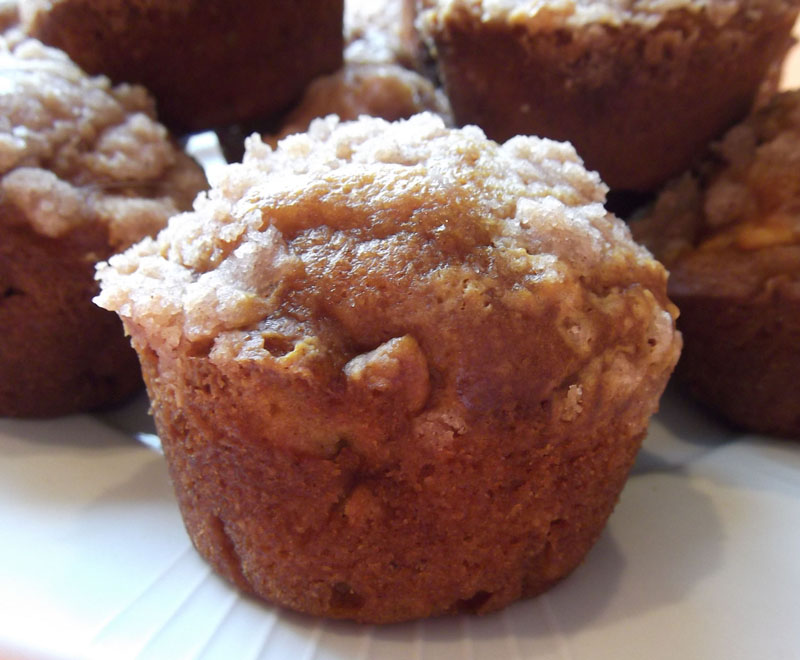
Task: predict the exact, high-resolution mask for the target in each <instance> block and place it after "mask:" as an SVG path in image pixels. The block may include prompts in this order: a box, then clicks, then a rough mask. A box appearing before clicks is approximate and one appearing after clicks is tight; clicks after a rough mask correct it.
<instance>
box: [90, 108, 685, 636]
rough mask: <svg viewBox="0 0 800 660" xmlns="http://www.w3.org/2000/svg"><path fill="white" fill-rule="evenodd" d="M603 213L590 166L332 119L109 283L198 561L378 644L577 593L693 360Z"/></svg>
mask: <svg viewBox="0 0 800 660" xmlns="http://www.w3.org/2000/svg"><path fill="white" fill-rule="evenodd" d="M604 191H605V188H604V187H603V186H602V184H601V183H600V180H599V178H598V177H597V176H596V175H595V174H593V173H592V174H590V173H588V172H587V171H586V170H585V169H584V168H583V167H582V165H581V163H580V160H579V159H578V157H577V156H576V154H575V151H574V149H573V148H572V147H571V146H570V145H567V144H561V143H556V142H552V141H548V140H539V139H536V138H524V137H520V138H515V139H513V140H510V141H509V142H507V143H506V144H505V145H503V146H499V145H497V144H496V143H494V142H491V141H489V140H487V139H486V138H485V136H484V135H483V133H482V132H481V131H480V130H479V129H477V128H475V127H468V128H465V129H459V130H456V129H447V128H445V126H444V124H443V122H442V120H441V118H438V117H436V116H434V115H431V114H420V115H415V116H414V117H412V118H411V119H409V120H406V121H399V122H395V123H389V122H386V121H383V120H380V119H374V118H366V117H364V118H361V119H359V120H358V121H355V122H349V123H339V122H338V121H337V120H336V118H335V117H329V118H326V119H325V120H317V121H315V122H313V123H312V125H311V128H310V131H309V133H307V134H302V135H294V136H291V137H288V138H286V139H285V140H283V141H282V142H281V143H280V144H279V146H278V149H277V150H276V151H273V150H272V149H270V148H269V147H268V146H266V145H264V144H263V143H262V142H261V141H260V140H259V139H258V138H257V137H254V138H251V139H249V141H248V150H247V153H246V156H245V159H244V162H243V163H242V164H237V165H230V166H228V169H227V173H226V175H225V176H223V177H222V178H221V180H220V182H219V185H218V186H217V187H215V188H212V190H211V191H210V193H209V194H208V196H207V197H202V198H198V201H197V202H196V203H195V210H194V212H193V213H189V214H185V215H183V216H181V217H178V218H174V219H173V220H172V221H170V224H169V227H168V228H167V229H166V230H164V231H163V232H162V233H161V234H159V236H158V237H157V238H156V239H155V240H153V239H146V240H144V241H142V242H140V243H139V244H137V245H136V246H134V247H132V248H131V249H130V250H128V251H127V252H125V253H124V254H122V255H118V256H115V257H113V258H112V259H111V260H110V262H109V265H103V266H101V267H100V268H99V278H100V280H101V294H100V296H99V298H98V299H97V300H98V302H99V304H100V305H102V306H103V307H105V308H107V309H112V310H115V311H117V312H118V313H119V314H120V316H121V317H122V319H123V321H124V323H125V326H126V328H127V330H128V331H129V333H130V335H131V338H132V341H133V345H134V347H135V348H136V350H137V351H138V352H139V355H140V359H141V361H142V366H143V370H144V375H145V381H146V383H147V386H148V389H149V393H150V396H151V401H152V409H153V412H154V415H155V420H156V425H157V428H158V431H159V435H160V437H161V439H162V442H163V446H164V453H165V455H166V457H167V461H168V464H169V469H170V474H171V477H172V481H173V484H174V486H175V490H176V493H177V497H178V501H179V503H180V507H181V511H182V513H183V516H184V521H185V523H186V526H187V529H188V530H189V534H190V536H191V537H192V539H193V541H194V544H195V545H196V547H197V549H198V550H199V551H200V553H201V554H202V555H203V556H204V557H205V558H206V559H207V560H208V561H209V562H210V563H211V564H212V565H213V566H214V567H215V568H216V569H217V570H218V571H219V572H220V573H221V574H222V575H224V576H225V577H227V578H228V579H229V580H231V581H233V582H234V583H235V584H237V585H238V586H239V587H241V588H242V589H244V590H246V591H249V592H252V593H255V594H257V595H259V596H261V597H263V598H265V599H267V600H269V601H272V602H274V603H278V604H281V605H284V606H286V607H289V608H292V609H296V610H299V611H302V612H308V613H311V614H315V615H323V616H328V617H337V618H348V619H355V620H357V621H363V622H391V621H400V620H404V619H412V618H416V617H424V616H431V615H438V614H444V613H452V612H465V611H469V612H474V611H477V612H488V611H491V610H495V609H498V608H500V607H503V606H504V605H506V604H508V603H510V602H512V601H513V600H515V599H518V598H520V597H523V596H530V595H533V594H536V593H539V592H541V591H542V590H544V589H546V588H548V587H549V586H550V585H552V584H553V583H555V582H556V581H558V580H560V579H561V578H562V577H564V576H565V575H566V574H568V573H569V572H570V571H571V570H572V569H573V568H575V566H577V565H578V564H579V562H580V561H581V559H582V558H583V557H584V555H585V554H586V552H587V551H588V550H589V548H590V547H591V545H592V544H593V543H594V542H595V540H596V539H597V537H598V535H599V534H600V531H601V529H602V528H603V525H604V523H605V521H606V519H607V517H608V515H609V514H610V513H611V510H612V508H613V506H614V504H615V502H616V500H617V496H618V494H619V492H620V490H621V488H622V486H623V483H624V482H625V479H626V476H627V474H628V470H629V468H630V466H631V463H632V462H633V460H634V456H635V454H636V452H637V449H638V448H639V445H640V441H641V439H642V436H643V435H644V433H645V430H646V427H647V423H648V418H649V417H650V415H651V414H652V413H653V411H654V410H655V409H656V406H657V401H658V399H659V395H660V394H661V391H662V389H663V387H664V385H665V383H666V381H667V378H668V376H669V373H670V371H671V370H672V368H673V365H674V363H675V361H676V360H677V357H678V351H679V343H680V339H679V335H678V334H677V332H676V331H675V329H674V317H675V308H674V307H673V306H672V305H671V303H670V302H669V301H668V300H667V298H666V281H665V280H666V275H665V272H664V270H663V268H662V266H661V265H660V264H658V263H657V262H656V261H654V260H653V259H652V258H651V257H650V255H649V253H647V251H646V250H644V249H643V248H640V247H639V246H637V245H636V244H635V243H634V242H633V241H632V240H631V238H630V235H629V233H628V231H627V228H626V227H625V226H624V225H623V224H622V223H621V222H620V221H618V220H617V219H616V218H614V217H613V216H610V215H608V214H607V213H606V212H605V210H604V208H603V206H602V201H603V195H604ZM211 411H213V413H212V412H211Z"/></svg>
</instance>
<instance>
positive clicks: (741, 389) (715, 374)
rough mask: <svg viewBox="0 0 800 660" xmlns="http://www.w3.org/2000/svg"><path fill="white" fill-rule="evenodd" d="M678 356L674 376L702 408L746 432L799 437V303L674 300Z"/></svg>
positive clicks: (789, 296) (770, 298)
mask: <svg viewBox="0 0 800 660" xmlns="http://www.w3.org/2000/svg"><path fill="white" fill-rule="evenodd" d="M673 300H674V302H675V304H676V305H678V307H679V308H680V310H681V316H680V318H679V320H678V327H679V328H680V329H681V331H682V332H683V336H684V341H685V344H684V351H683V355H682V356H681V359H680V361H679V362H678V367H677V369H676V375H677V376H678V377H679V378H680V380H681V381H683V382H684V383H685V385H686V387H687V388H688V389H689V391H690V392H691V393H692V394H693V395H694V396H695V397H696V398H697V399H699V400H700V401H702V402H703V403H705V404H706V405H708V406H710V407H711V408H713V409H714V410H716V411H717V412H719V413H720V414H721V415H722V416H723V417H725V418H726V419H727V420H728V421H730V422H732V423H733V424H734V425H736V426H740V427H742V428H745V429H749V430H751V431H757V432H763V433H772V434H777V435H785V436H788V437H795V438H800V408H798V402H800V381H798V378H797V374H798V373H800V351H798V346H800V297H799V296H798V295H797V292H796V291H795V292H792V290H791V287H790V286H783V285H781V284H780V283H776V286H775V287H772V288H770V289H768V290H766V291H764V292H762V293H761V294H759V295H758V297H755V298H750V299H733V300H731V299H726V298H719V297H715V296H713V295H694V296H691V297H685V298H683V297H680V296H675V297H674V298H673Z"/></svg>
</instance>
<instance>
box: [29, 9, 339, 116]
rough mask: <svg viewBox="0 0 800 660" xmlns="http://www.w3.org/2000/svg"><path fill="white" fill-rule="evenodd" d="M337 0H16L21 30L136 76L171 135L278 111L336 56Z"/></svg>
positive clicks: (96, 68) (116, 72) (94, 69)
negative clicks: (17, 0)
mask: <svg viewBox="0 0 800 660" xmlns="http://www.w3.org/2000/svg"><path fill="white" fill-rule="evenodd" d="M342 13H343V0H326V1H325V2H318V1H317V0H294V1H293V2H274V1H269V0H266V1H265V0H261V1H258V0H256V1H255V2H241V1H240V2H234V3H230V2H228V1H227V0H135V1H133V2H130V1H126V0H20V14H21V18H22V23H23V25H24V27H25V29H26V30H27V31H28V32H29V33H30V34H31V35H32V36H34V37H36V38H38V39H40V40H41V41H43V42H45V43H47V44H50V45H52V46H56V47H58V48H61V49H63V50H64V51H66V52H67V53H68V54H69V55H70V57H72V58H73V60H75V62H77V63H78V64H79V65H80V66H82V67H83V68H84V69H85V70H86V71H88V72H89V73H102V74H105V75H108V76H109V77H110V78H111V79H112V80H114V81H115V82H136V83H141V84H143V85H144V86H145V87H147V88H148V89H149V90H150V91H151V92H152V93H153V94H154V95H155V97H156V100H157V103H158V112H159V117H160V118H161V119H162V121H164V123H166V124H167V125H168V126H170V127H171V128H173V129H174V130H176V131H179V132H189V131H197V130H203V129H207V128H210V127H215V126H219V125H224V124H229V123H234V122H247V121H251V120H263V121H266V120H268V119H269V118H271V117H275V116H278V115H280V113H282V112H283V111H285V110H286V109H287V108H288V107H289V106H290V105H291V104H292V103H293V102H294V101H296V100H297V99H298V98H299V97H300V95H301V94H302V92H303V89H304V88H305V86H306V85H307V84H308V82H310V81H311V79H312V78H314V77H316V76H318V75H320V74H323V73H329V72H332V71H335V70H336V69H337V68H338V67H339V66H340V65H341V62H342V45H343V42H342V40H343V37H342Z"/></svg>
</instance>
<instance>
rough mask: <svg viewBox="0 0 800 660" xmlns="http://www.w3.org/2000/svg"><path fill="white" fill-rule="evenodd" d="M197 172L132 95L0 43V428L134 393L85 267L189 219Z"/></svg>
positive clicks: (32, 51)
mask: <svg viewBox="0 0 800 660" xmlns="http://www.w3.org/2000/svg"><path fill="white" fill-rule="evenodd" d="M205 186H206V182H205V177H204V175H203V173H202V170H201V169H200V167H199V166H198V165H197V164H196V163H194V161H192V160H191V159H190V158H189V157H188V156H186V155H185V154H184V153H183V152H182V151H180V149H178V148H177V147H176V145H175V144H174V143H173V141H172V140H171V139H170V138H169V136H168V135H167V132H166V129H165V128H164V127H163V126H161V125H160V124H158V123H157V122H156V121H155V119H154V112H153V103H152V101H151V99H150V97H149V96H148V95H147V93H146V92H145V91H144V89H142V88H140V87H130V86H124V85H123V86H119V87H114V88H112V87H111V85H110V84H109V82H108V80H106V79H105V78H90V77H88V76H87V75H86V74H85V73H84V72H83V71H81V70H80V69H79V68H78V67H77V66H76V65H75V64H74V63H73V62H71V61H70V60H69V59H68V58H67V57H66V55H64V54H63V53H61V52H60V51H57V50H55V49H51V48H46V47H44V46H43V45H42V44H41V43H39V42H38V41H35V40H31V39H28V40H22V41H19V42H18V43H17V42H16V41H15V43H14V44H12V43H10V42H9V41H7V40H6V39H5V38H2V37H0V337H2V341H0V415H3V416H10V415H13V416H52V415H61V414H65V413H70V412H76V411H84V410H88V409H91V408H95V407H97V406H101V405H105V404H110V403H114V402H117V401H120V400H121V399H123V398H125V397H126V396H128V395H130V394H131V393H132V392H133V391H135V390H137V389H139V388H140V387H141V375H140V372H139V367H138V363H137V360H136V355H135V353H134V352H133V351H132V350H131V348H130V345H129V342H128V340H127V339H126V338H125V337H124V335H123V331H122V326H121V324H120V323H119V319H117V318H116V317H115V315H113V314H110V313H108V312H106V311H105V310H102V309H100V308H98V307H97V306H95V305H94V304H93V303H92V297H93V296H94V295H95V294H96V293H97V283H96V282H95V281H94V264H95V262H96V261H98V260H101V259H106V258H108V257H109V256H110V255H111V254H113V253H114V252H116V251H118V250H122V249H124V248H126V247H128V246H129V245H131V244H132V243H134V242H135V241H138V240H139V239H141V238H142V237H143V236H145V235H147V234H154V233H156V232H157V231H158V230H159V229H161V228H162V227H163V226H164V225H165V224H166V222H167V219H168V218H169V216H170V215H173V214H174V213H177V212H178V211H180V210H186V209H187V208H190V207H191V202H192V199H193V198H194V196H195V194H196V193H197V192H198V191H200V190H201V189H203V188H205Z"/></svg>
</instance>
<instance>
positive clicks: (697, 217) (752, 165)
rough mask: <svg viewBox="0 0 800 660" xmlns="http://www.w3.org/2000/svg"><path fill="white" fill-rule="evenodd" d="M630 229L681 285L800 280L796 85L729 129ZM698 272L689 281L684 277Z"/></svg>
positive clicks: (799, 133) (799, 96)
mask: <svg viewBox="0 0 800 660" xmlns="http://www.w3.org/2000/svg"><path fill="white" fill-rule="evenodd" d="M634 231H635V233H636V235H637V237H638V238H640V239H641V240H642V241H644V242H645V243H646V244H647V245H648V246H649V247H650V248H651V249H653V251H654V252H655V253H656V255H657V256H659V258H660V259H661V260H662V261H663V262H664V263H665V264H666V265H667V267H669V268H671V269H674V271H675V278H677V281H676V285H680V286H681V287H686V286H703V284H702V282H704V281H705V286H714V287H716V288H718V289H719V290H720V291H723V290H728V289H730V288H731V287H732V286H734V285H735V284H737V283H738V285H739V286H746V287H751V288H752V287H756V286H758V285H759V284H760V283H761V282H763V281H765V280H767V279H769V278H771V277H773V276H775V275H777V274H779V273H780V274H783V275H787V276H789V275H791V276H792V277H794V278H800V91H794V92H784V93H781V94H778V95H777V96H775V97H774V98H773V99H772V101H771V102H770V103H769V104H768V105H767V106H766V107H765V108H763V109H762V110H760V111H759V112H757V113H755V114H754V115H752V116H751V117H749V118H748V119H746V120H745V121H744V122H742V123H741V124H739V125H737V126H735V127H734V128H732V129H731V130H730V131H728V133H726V134H725V136H724V137H723V138H722V139H721V140H720V141H719V142H717V143H715V144H714V145H712V147H711V151H710V154H709V156H708V158H707V159H706V160H705V161H704V162H703V163H701V164H700V165H698V166H697V167H696V168H695V170H694V171H692V172H690V173H687V174H685V175H684V176H683V177H681V178H679V179H677V180H675V181H673V182H672V183H671V184H669V185H668V186H667V187H666V188H665V189H664V191H663V192H662V193H661V195H660V196H659V198H658V200H657V202H656V204H655V206H654V208H653V209H652V210H651V211H650V212H649V213H648V214H647V217H646V218H645V219H643V220H642V221H640V222H639V223H636V224H635V225H634ZM720 262H725V263H724V265H720ZM712 271H716V274H715V273H712ZM701 272H702V273H704V275H703V276H701V277H699V279H700V281H699V282H697V283H696V284H694V285H690V284H689V282H688V281H687V282H684V281H683V280H685V279H686V278H691V277H698V276H700V273H701ZM691 273H694V275H691ZM709 277H711V278H712V281H713V284H712V283H711V282H708V281H707V280H708V278H709Z"/></svg>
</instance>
